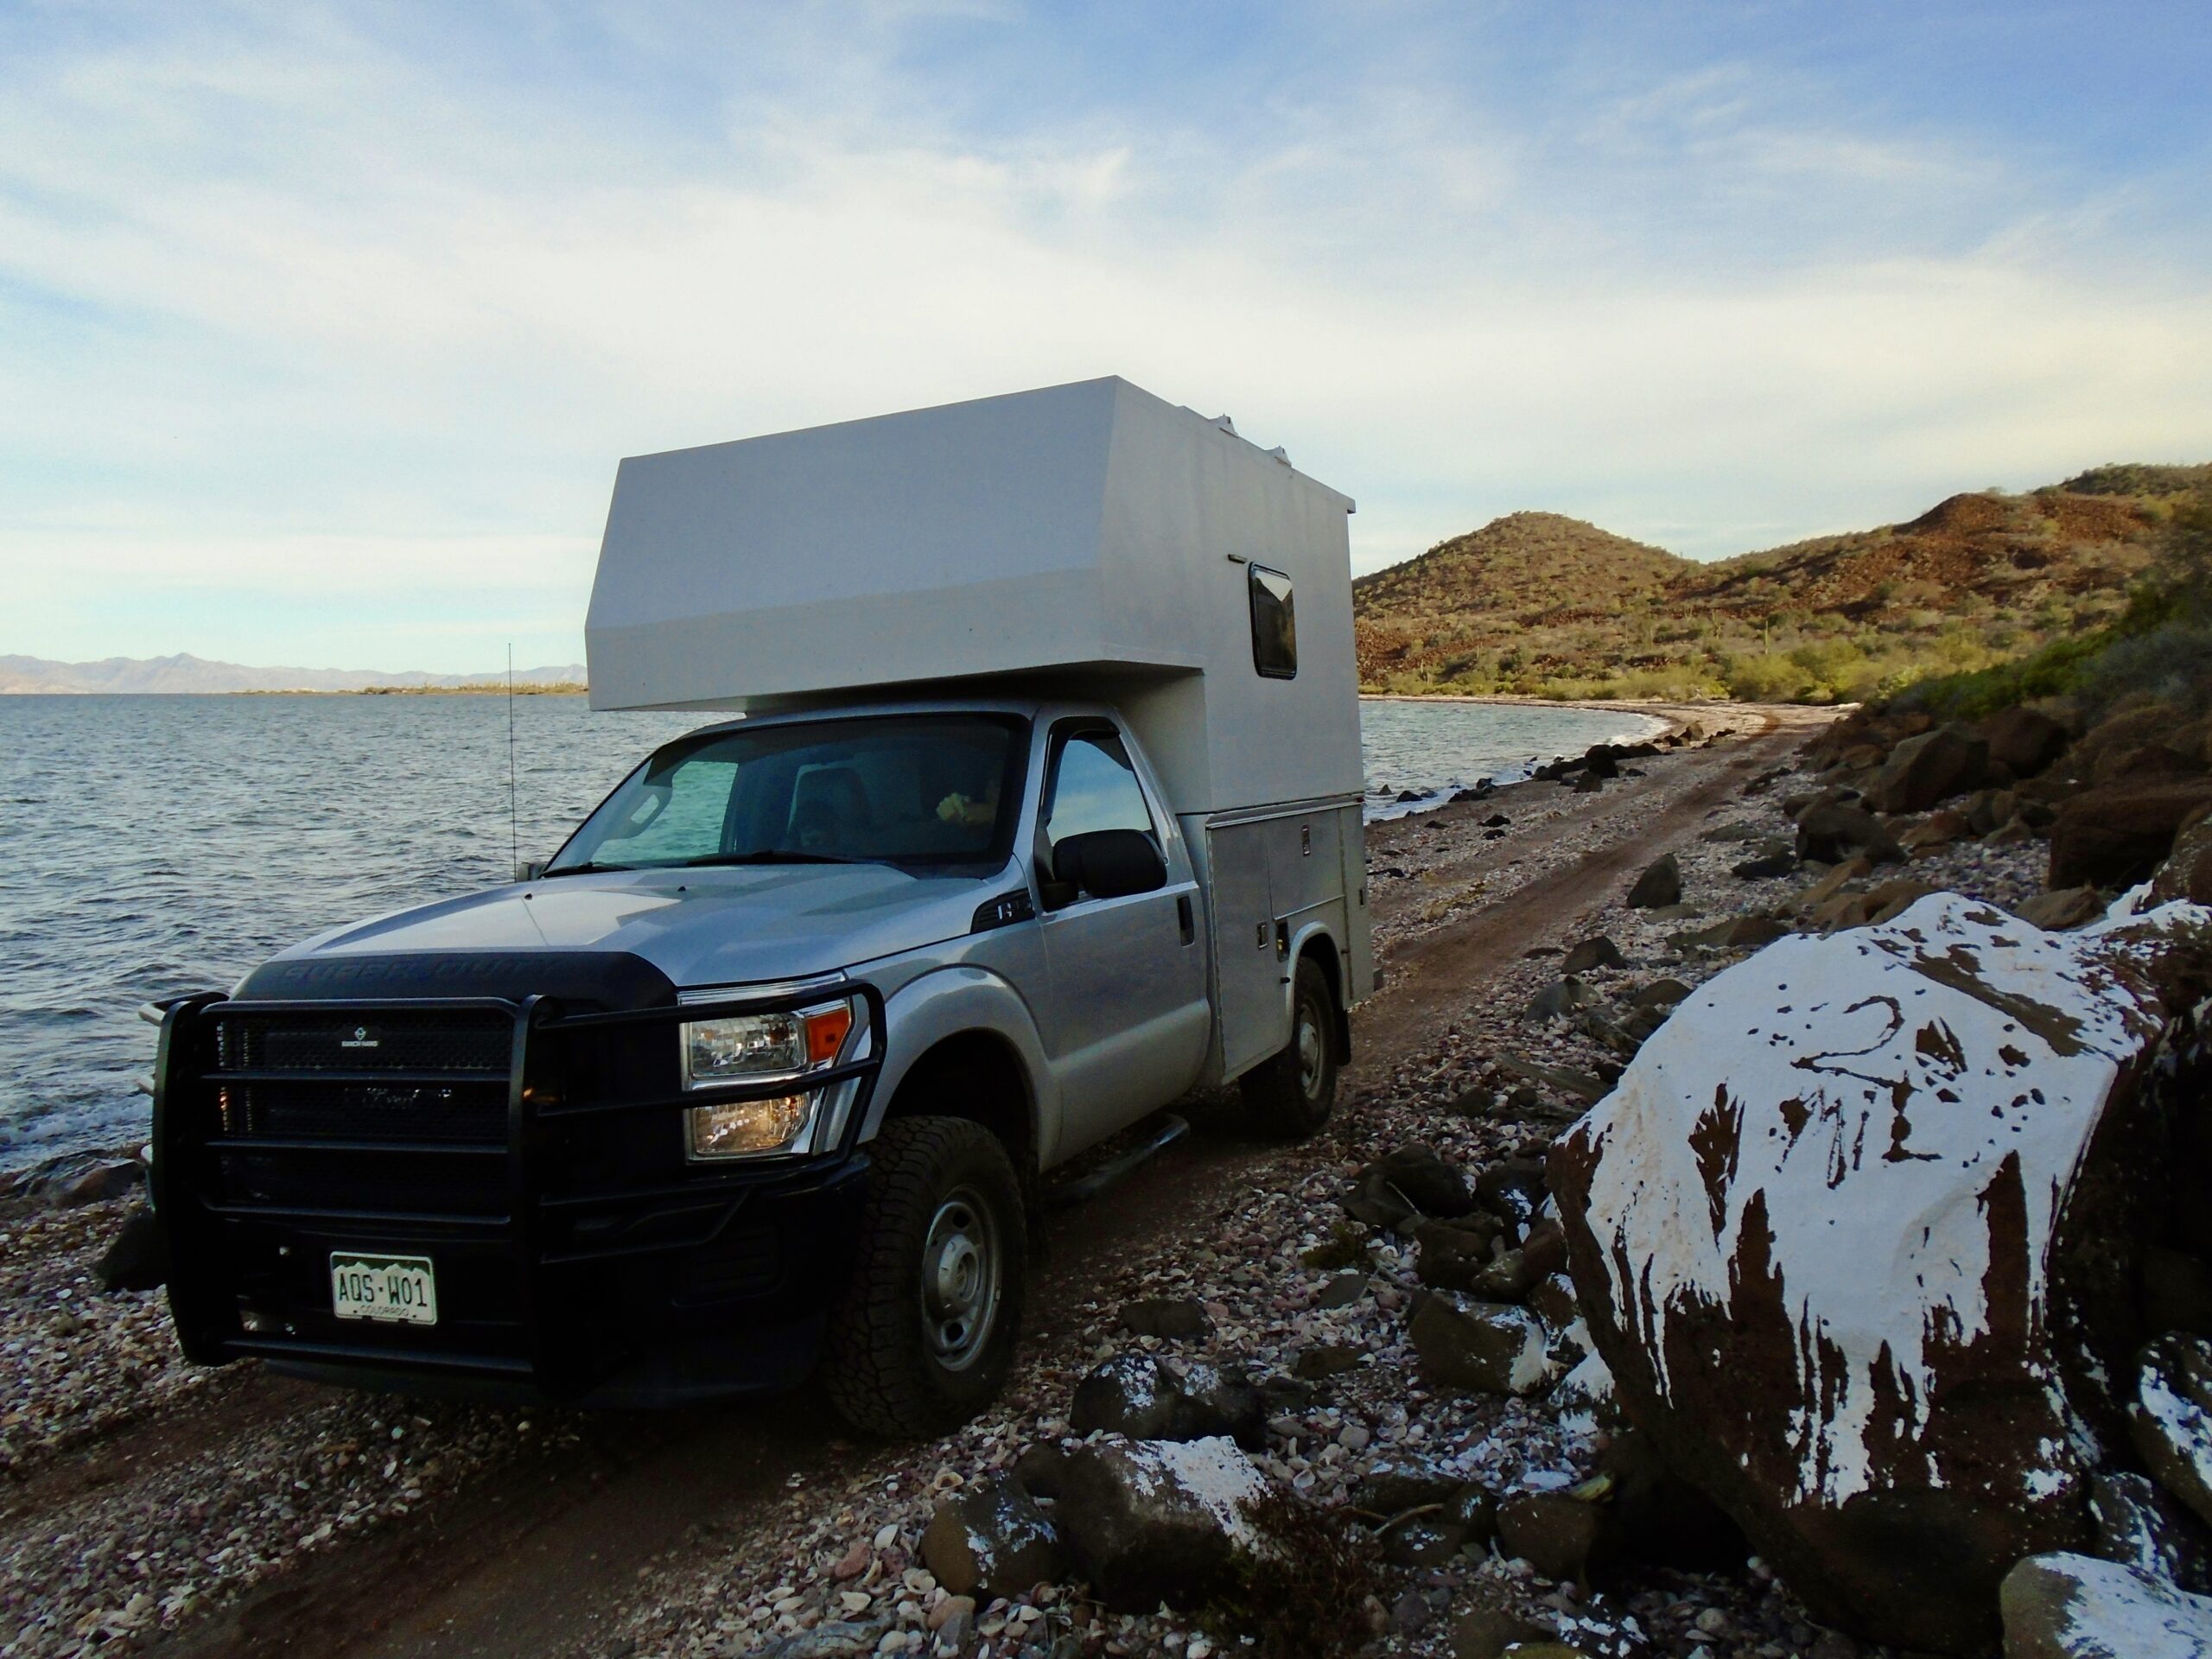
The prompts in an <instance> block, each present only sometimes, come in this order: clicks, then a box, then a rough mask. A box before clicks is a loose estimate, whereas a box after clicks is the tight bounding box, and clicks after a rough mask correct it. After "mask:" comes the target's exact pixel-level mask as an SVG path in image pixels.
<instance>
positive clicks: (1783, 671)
mask: <svg viewBox="0 0 2212 1659" xmlns="http://www.w3.org/2000/svg"><path fill="white" fill-rule="evenodd" d="M2207 493H2212V467H2148V466H2135V465H2117V466H2108V467H2098V468H2096V469H2094V471H2091V472H2088V473H2083V474H2079V475H2077V476H2076V477H2075V478H2071V479H2069V480H2066V481H2065V482H2064V483H2063V484H2059V485H2054V486H2050V487H2048V488H2045V489H2041V490H2037V491H2035V492H2033V493H2030V494H2025V495H2011V494H2005V493H1999V492H1985V493H1969V494H1961V495H1955V496H1952V497H1951V498H1950V499H1948V500H1946V501H1943V502H1942V503H1940V504H1939V505H1936V506H1935V507H1933V508H1931V509H1930V510H1929V512H1925V513H1923V514H1922V515H1921V516H1920V517H1919V518H1915V519H1913V520H1912V521H1911V522H1910V523H1908V524H1886V525H1883V526H1880V527H1879V528H1877V529H1873V530H1867V531H1853V532H1851V533H1848V534H1846V535H1840V536H1829V537H1821V538H1819V539H1817V540H1814V541H1808V542H1800V543H1795V544H1793V545H1790V546H1787V547H1779V548H1774V549H1771V550H1767V551H1764V552H1759V553H1748V554H1745V555H1743V556H1739V557H1737V558H1732V559H1726V560H1722V561H1719V562H1717V563H1711V564H1700V563H1695V562H1694V561H1692V560H1688V559H1684V558H1681V557H1678V556H1675V555H1674V554H1672V553H1669V552H1667V551H1666V550H1663V549H1661V548H1656V547H1651V546H1648V545H1646V544H1644V543H1641V542H1634V541H1630V540H1628V539H1627V538H1625V537H1619V536H1615V535H1612V534H1611V533H1609V532H1608V531H1603V530H1600V529H1599V528H1598V527H1597V526H1596V525H1594V524H1585V523H1583V522H1581V521H1580V520H1579V519H1574V518H1562V517H1560V515H1558V514H1556V513H1546V512H1516V513H1512V514H1510V515H1508V516H1507V517H1505V518H1498V519H1494V520H1493V521H1491V523H1490V524H1485V525H1484V526H1483V527H1482V528H1481V529H1480V530H1478V531H1472V532H1471V533H1470V534H1467V535H1465V536H1459V537H1453V538H1452V540H1450V541H1447V542H1443V543H1439V544H1438V545H1437V546H1435V547H1433V548H1431V549H1430V550H1428V551H1427V553H1424V554H1422V555H1421V556H1420V557H1418V558H1415V559H1411V560H1408V562H1407V563H1403V564H1400V565H1394V566H1392V567H1391V568H1389V569H1386V570H1378V571H1376V573H1375V574H1374V575H1369V576H1363V577H1362V578H1361V579H1360V580H1359V581H1357V582H1354V583H1353V584H1352V594H1353V603H1354V607H1355V611H1356V613H1357V619H1358V638H1359V668H1360V678H1361V681H1362V683H1363V685H1365V686H1366V687H1367V688H1368V689H1369V690H1377V691H1401V692H1403V691H1458V692H1472V693H1510V694H1516V695H1522V696H1700V695H1702V696H1721V695H1726V696H1738V697H1746V698H1757V699H1768V700H1789V701H1811V702H1832V701H1840V700H1855V699H1859V698H1863V697H1866V696H1871V695H1875V694H1878V693H1879V692H1881V691H1883V690H1894V689H1896V688H1897V687H1898V686H1901V685H1903V684H1905V683H1910V681H1912V680H1914V679H1916V678H1918V677H1922V676H1923V675H1926V674H1929V673H1939V672H1941V673H1952V672H1959V671H1967V670H1972V669H1977V668H1982V667H1986V666H1988V665H1990V664H1993V663H1998V662H2003V661H2006V660H2009V659H2011V658H2015V657H2018V656H2021V655H2023V654H2024V653H2026V652H2030V651H2032V650H2034V649H2035V648H2036V647H2037V646H2038V645H2043V644H2045V643H2047V642H2048V641H2050V640H2051V639H2057V638H2061V637H2064V636H2067V635H2070V634H2073V633H2075V632H2080V631H2081V630H2082V629H2083V628H2086V627H2090V626H2095V625H2097V624H2098V623H2101V622H2102V621H2105V620H2108V619H2109V618H2110V617H2112V616H2113V614H2115V613H2118V612H2119V611H2120V610H2121V609H2122V608H2124V607H2125V606H2126V595H2127V589H2128V587H2129V585H2130V584H2131V583H2132V582H2133V581H2134V580H2135V579H2136V578H2137V577H2138V576H2139V575H2140V574H2141V572H2142V571H2143V569H2144V568H2145V565H2146V564H2147V563H2149V562H2150V559H2151V556H2152V544H2153V543H2154V541H2155V539H2156V537H2157V534H2158V530H2159V529H2160V527H2161V526H2162V525H2163V524H2164V523H2165V522H2166V520H2167V518H2169V517H2171V513H2172V512H2173V511H2174V510H2175V507H2176V506H2177V505H2178V504H2180V503H2182V502H2184V501H2187V500H2190V499H2201V498H2202V497H2203V496H2204V495H2205V494H2207Z"/></svg>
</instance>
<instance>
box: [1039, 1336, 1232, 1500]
mask: <svg viewBox="0 0 2212 1659" xmlns="http://www.w3.org/2000/svg"><path fill="white" fill-rule="evenodd" d="M1068 1427H1069V1428H1070V1429H1071V1430H1072V1431H1073V1432H1074V1433H1077V1434H1090V1433H1096V1432H1098V1431H1099V1430H1102V1429H1103V1430H1104V1431H1105V1432H1107V1433H1110V1434H1123V1435H1127V1436H1128V1438H1129V1439H1131V1440H1211V1439H1212V1438H1215V1437H1216V1436H1220V1435H1226V1436H1227V1437H1229V1438H1230V1440H1235V1441H1236V1444H1237V1445H1239V1446H1247V1447H1249V1448H1252V1449H1254V1450H1256V1449H1258V1448H1259V1447H1261V1446H1265V1445H1266V1444H1267V1405H1266V1402H1265V1401H1264V1400H1263V1399H1262V1396H1261V1394H1260V1391H1259V1390H1258V1389H1255V1388H1254V1387H1253V1386H1252V1385H1251V1383H1249V1382H1248V1381H1247V1380H1246V1378H1245V1376H1244V1374H1243V1372H1242V1371H1240V1370H1217V1369H1216V1368H1215V1367H1214V1366H1211V1365H1209V1364H1206V1363H1204V1362H1203V1361H1201V1362H1198V1363H1192V1364H1191V1365H1189V1366H1187V1367H1185V1370H1184V1371H1183V1373H1182V1374H1181V1375H1180V1376H1178V1375H1177V1374H1176V1372H1175V1371H1174V1370H1173V1368H1171V1367H1170V1366H1168V1365H1166V1363H1163V1362H1161V1361H1160V1359H1158V1358H1157V1357H1154V1356H1153V1355H1151V1354H1135V1353H1130V1354H1119V1355H1116V1357H1114V1358H1112V1359H1109V1360H1108V1361H1106V1363H1103V1365H1100V1366H1098V1367H1097V1368H1096V1370H1093V1371H1092V1372H1091V1373H1090V1376H1086V1377H1084V1379H1083V1381H1082V1382H1080V1383H1077V1384H1076V1389H1075V1400H1074V1402H1073V1403H1072V1404H1071V1406H1070V1407H1069V1408H1068ZM1062 1481H1063V1484H1065V1474H1064V1475H1063V1477H1062Z"/></svg>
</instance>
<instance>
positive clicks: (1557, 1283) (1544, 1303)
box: [1522, 1241, 1581, 1331]
mask: <svg viewBox="0 0 2212 1659" xmlns="http://www.w3.org/2000/svg"><path fill="white" fill-rule="evenodd" d="M1562 1243H1564V1241H1562ZM1522 1301H1523V1304H1524V1305H1525V1306H1527V1307H1528V1309H1529V1312H1530V1313H1534V1314H1535V1316H1536V1317H1537V1318H1538V1319H1541V1320H1542V1321H1543V1322H1544V1323H1545V1324H1546V1325H1549V1326H1551V1328H1552V1329H1553V1330H1554V1331H1564V1330H1566V1329H1567V1326H1568V1325H1573V1323H1574V1322H1575V1320H1576V1319H1580V1317H1581V1310H1580V1309H1579V1308H1577V1307H1576V1306H1575V1305H1574V1281H1573V1280H1572V1279H1570V1278H1568V1277H1567V1275H1566V1274H1563V1273H1554V1274H1552V1275H1551V1276H1550V1277H1549V1278H1548V1279H1544V1280H1541V1281H1538V1282H1537V1283H1536V1284H1535V1286H1533V1287H1531V1288H1530V1289H1529V1294H1528V1295H1527V1296H1526V1297H1524V1298H1523V1299H1522Z"/></svg>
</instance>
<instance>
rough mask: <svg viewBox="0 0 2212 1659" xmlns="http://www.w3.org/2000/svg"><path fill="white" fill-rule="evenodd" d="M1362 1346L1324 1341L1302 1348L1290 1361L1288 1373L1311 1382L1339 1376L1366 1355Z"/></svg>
mask: <svg viewBox="0 0 2212 1659" xmlns="http://www.w3.org/2000/svg"><path fill="white" fill-rule="evenodd" d="M1366 1352H1367V1351H1366V1350H1365V1349H1363V1348H1354V1347H1352V1346H1351V1344H1348V1343H1342V1342H1324V1343H1319V1344H1315V1345H1314V1346H1313V1347H1311V1348H1307V1349H1304V1350H1302V1351H1300V1354H1299V1356H1298V1357H1297V1358H1296V1359H1295V1360H1294V1361H1293V1362H1292V1363H1291V1367H1290V1374H1291V1375H1292V1376H1295V1377H1300V1378H1302V1379H1304V1380H1305V1381H1307V1382H1311V1383H1319V1382H1320V1381H1322V1380H1323V1379H1324V1378H1325V1377H1332V1376H1343V1375H1344V1372H1346V1371H1349V1370H1351V1369H1352V1368H1353V1367H1354V1366H1356V1365H1357V1364H1358V1363H1359V1362H1360V1361H1361V1360H1362V1359H1363V1358H1364V1357H1366Z"/></svg>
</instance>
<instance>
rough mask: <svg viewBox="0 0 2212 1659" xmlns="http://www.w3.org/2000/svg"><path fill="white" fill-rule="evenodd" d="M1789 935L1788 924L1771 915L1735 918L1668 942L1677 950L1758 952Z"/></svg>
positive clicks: (1679, 936)
mask: <svg viewBox="0 0 2212 1659" xmlns="http://www.w3.org/2000/svg"><path fill="white" fill-rule="evenodd" d="M1788 937H1789V925H1788V924H1787V923H1784V922H1777V921H1776V920H1775V919H1774V918H1773V917H1771V916H1737V917H1732V918H1730V919H1729V920H1727V921H1725V922H1719V923H1716V924H1715V925H1713V926H1711V927H1707V928H1700V929H1699V930H1698V931H1696V932H1694V933H1677V934H1675V935H1674V936H1673V937H1672V938H1669V940H1668V941H1667V943H1668V944H1671V945H1673V946H1674V947H1675V949H1676V950H1758V949H1759V948H1760V947H1761V946H1763V945H1768V944H1773V943H1774V942H1775V941H1776V940H1777V939H1781V938H1788Z"/></svg>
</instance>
